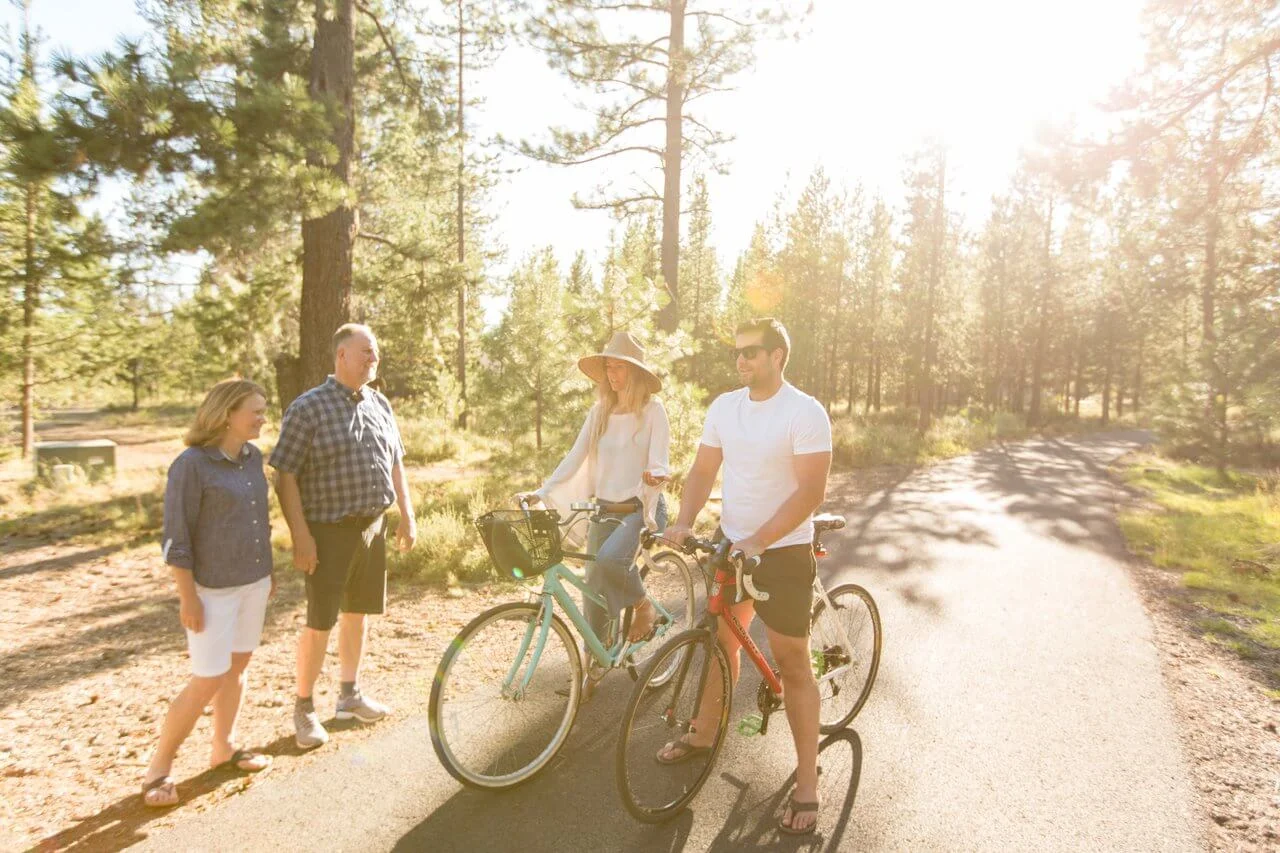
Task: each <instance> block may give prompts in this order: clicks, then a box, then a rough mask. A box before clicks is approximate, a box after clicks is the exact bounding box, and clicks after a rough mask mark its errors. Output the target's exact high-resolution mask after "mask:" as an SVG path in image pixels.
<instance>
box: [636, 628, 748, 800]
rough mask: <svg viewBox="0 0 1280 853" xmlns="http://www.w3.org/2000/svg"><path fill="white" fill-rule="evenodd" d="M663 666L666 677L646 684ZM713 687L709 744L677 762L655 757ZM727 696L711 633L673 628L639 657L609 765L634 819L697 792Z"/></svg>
mask: <svg viewBox="0 0 1280 853" xmlns="http://www.w3.org/2000/svg"><path fill="white" fill-rule="evenodd" d="M673 661H674V664H673ZM666 667H672V668H673V669H674V673H673V675H672V677H671V678H670V679H668V680H667V681H666V682H665V683H663V684H654V683H653V674H654V673H655V672H658V671H660V670H662V669H665V668H666ZM716 688H718V689H719V696H720V698H719V699H718V700H715V702H716V705H717V706H718V707H716V708H715V709H714V711H713V713H714V715H715V726H716V732H715V740H714V742H713V743H712V745H711V748H710V749H708V750H706V751H699V752H697V753H695V754H692V755H690V756H689V757H688V758H686V759H685V760H683V761H680V762H679V763H675V764H662V763H660V762H659V761H658V758H657V756H658V753H659V752H660V751H661V750H662V748H663V747H664V746H665V745H666V744H668V743H670V742H672V741H675V740H678V739H679V738H680V736H681V735H683V734H685V733H687V732H689V731H690V730H691V729H692V727H693V724H694V718H695V717H696V716H697V710H698V705H699V703H700V700H701V698H702V696H703V693H704V692H705V691H707V690H712V691H714V690H715V689H716ZM712 695H714V693H713V694H712ZM732 701H733V694H732V690H731V688H730V685H729V666H728V660H727V659H726V658H725V654H724V650H723V649H721V648H720V645H719V643H717V642H716V639H715V635H714V634H712V633H710V632H708V631H706V630H703V629H696V630H693V631H685V632H683V633H680V634H677V635H676V636H675V637H673V638H671V640H669V641H668V642H667V643H665V644H664V645H663V646H662V648H661V649H659V650H658V651H657V653H656V654H654V655H653V657H652V658H650V660H649V662H648V663H647V664H645V666H644V668H643V669H641V671H640V677H639V680H638V681H637V682H636V685H635V687H634V688H633V689H632V691H631V699H630V700H629V701H628V702H627V707H626V710H625V711H624V712H623V714H622V734H621V737H619V738H618V754H617V763H616V765H615V773H616V775H617V782H618V792H619V793H620V794H621V795H622V802H623V804H624V805H625V806H626V807H627V811H629V812H631V815H632V816H633V817H634V818H635V819H636V820H639V821H643V822H644V823H658V822H660V821H664V820H668V819H670V818H672V817H674V816H675V815H676V814H678V813H679V812H680V810H681V809H683V808H684V807H685V806H686V805H687V804H688V803H689V801H690V800H692V799H693V798H694V796H695V795H697V793H698V790H699V789H700V788H701V787H702V785H703V783H705V782H706V781H707V778H708V777H709V776H710V775H711V769H712V767H714V766H715V760H716V756H717V755H718V754H719V752H720V747H721V746H722V745H723V744H724V739H725V733H726V732H727V731H728V729H729V708H730V705H731V703H732Z"/></svg>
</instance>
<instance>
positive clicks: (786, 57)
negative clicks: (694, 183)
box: [0, 0, 1142, 268]
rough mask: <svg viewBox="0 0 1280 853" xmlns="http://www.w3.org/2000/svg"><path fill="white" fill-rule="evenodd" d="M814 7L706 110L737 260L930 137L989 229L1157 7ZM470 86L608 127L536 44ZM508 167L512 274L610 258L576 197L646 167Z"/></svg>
mask: <svg viewBox="0 0 1280 853" xmlns="http://www.w3.org/2000/svg"><path fill="white" fill-rule="evenodd" d="M423 2H427V0H423ZM794 2H795V3H796V5H799V4H800V0H794ZM814 5H815V10H814V13H813V14H812V15H811V16H810V17H809V19H808V21H807V25H806V28H805V29H806V32H805V33H804V35H803V36H802V38H801V39H800V41H798V42H790V41H787V42H770V43H766V44H762V45H760V46H759V47H758V49H757V61H756V63H755V66H754V68H753V69H751V70H750V71H748V72H746V73H744V74H743V75H741V76H740V77H739V78H738V79H737V80H736V84H737V89H736V91H733V92H729V93H725V94H722V95H718V96H712V97H710V98H708V99H707V100H706V102H705V107H704V108H703V115H704V117H705V119H706V120H707V121H708V123H709V124H711V125H712V126H714V127H717V128H719V129H721V130H724V131H727V132H729V133H731V134H733V135H734V136H735V137H736V139H735V141H733V142H732V143H730V144H729V145H727V146H725V147H724V148H723V149H722V151H721V157H722V159H724V160H727V161H728V163H729V174H728V175H724V176H722V175H715V174H710V175H708V176H707V180H708V186H709V190H710V194H711V215H712V221H713V230H712V238H713V243H714V245H715V246H716V248H717V250H718V252H719V255H720V258H721V260H722V263H723V264H724V265H725V267H726V268H730V267H731V266H732V264H733V261H734V259H735V258H736V257H737V255H738V253H739V252H741V251H742V250H743V249H744V248H745V247H746V244H747V241H748V240H749V238H750V235H751V230H752V228H753V227H754V225H755V223H756V222H757V221H759V220H761V219H763V218H764V217H765V216H767V214H768V212H769V210H770V208H771V206H772V204H773V201H774V199H775V197H777V195H778V194H779V193H787V194H788V197H791V196H793V195H794V194H795V193H797V192H798V191H799V190H800V189H801V188H802V187H803V186H804V183H805V182H806V181H807V179H808V177H809V175H810V173H811V172H812V171H813V169H814V168H815V166H818V165H821V166H822V167H823V168H824V169H825V171H826V173H827V175H828V176H829V177H830V178H832V180H833V182H834V183H837V184H846V185H852V184H854V183H855V182H858V183H861V184H862V185H863V186H864V187H865V188H867V190H869V191H871V192H876V191H879V192H881V193H883V194H884V195H885V197H886V199H887V200H888V201H890V203H894V202H896V201H897V200H898V198H899V195H900V192H901V178H902V173H903V169H904V164H905V158H906V156H907V155H908V154H909V153H910V152H911V151H912V150H913V149H914V148H915V147H917V146H918V145H919V144H920V142H921V141H922V140H923V139H924V138H925V137H926V136H927V135H929V134H936V135H939V136H941V137H942V138H943V139H944V140H945V141H946V143H947V145H948V146H949V148H950V152H951V154H950V158H949V164H948V168H949V172H950V178H949V182H950V183H951V185H952V187H953V188H954V189H955V190H956V194H955V195H954V196H953V203H954V204H955V206H956V207H957V208H958V209H959V210H960V211H961V212H962V213H963V214H964V215H965V217H966V219H967V221H968V223H969V224H970V226H971V227H976V226H978V225H979V224H980V222H981V218H982V217H983V216H984V215H985V213H986V210H987V206H988V203H989V200H990V197H991V195H992V194H993V193H996V192H1000V191H1001V190H1002V189H1003V188H1004V186H1005V184H1006V182H1007V180H1008V177H1009V175H1010V174H1011V172H1012V170H1013V168H1014V167H1015V166H1016V163H1017V155H1018V150H1019V148H1020V147H1021V146H1023V145H1025V144H1026V143H1028V142H1029V141H1030V140H1031V138H1032V134H1033V133H1034V130H1035V127H1036V126H1037V124H1038V123H1040V122H1043V121H1060V120H1064V119H1066V118H1068V117H1072V116H1074V117H1075V118H1076V120H1077V121H1078V122H1080V123H1081V124H1082V125H1083V126H1085V127H1088V126H1090V125H1091V124H1096V123H1098V122H1100V121H1102V120H1103V119H1102V117H1101V114H1100V112H1099V111H1098V110H1097V109H1096V107H1095V104H1096V103H1097V102H1098V101H1099V100H1101V99H1102V98H1104V97H1105V96H1106V95H1107V93H1108V92H1109V90H1110V89H1111V87H1112V86H1114V85H1117V84H1118V83H1120V82H1121V81H1122V80H1123V79H1124V78H1125V76H1126V75H1127V74H1128V73H1129V72H1130V71H1132V70H1134V69H1136V68H1137V67H1138V66H1139V64H1140V62H1141V60H1142V43H1141V37H1140V29H1139V12H1140V10H1141V0H1076V2H1074V3H1072V4H1058V3H1052V4H1051V3H1047V2H1037V0H967V2H965V3H957V2H955V0H912V2H900V3H883V2H874V3H872V2H859V0H816V2H815V4H814ZM18 18H19V12H17V11H16V10H15V9H14V8H13V6H12V5H11V4H8V3H6V4H5V5H4V7H3V9H2V10H0V24H3V23H8V24H9V25H10V26H11V27H12V26H13V25H15V24H16V23H17V21H18ZM33 18H34V21H35V24H36V26H37V28H38V29H39V30H41V31H42V33H43V35H44V37H45V39H46V45H45V49H46V53H47V51H49V50H52V49H65V50H68V51H70V52H72V53H74V54H77V55H89V54H93V53H96V52H100V51H102V50H105V49H107V48H109V47H111V46H112V44H113V43H114V42H115V41H116V39H117V38H118V37H120V36H122V35H131V36H137V35H139V34H140V33H141V32H142V31H143V23H142V21H141V19H140V18H139V17H138V16H137V14H136V12H135V11H134V3H133V0H34V11H33ZM469 88H470V89H471V91H472V92H473V93H476V94H478V95H480V96H481V97H482V98H483V99H484V101H485V103H484V104H483V106H482V107H480V108H478V109H477V110H476V111H475V112H474V114H473V116H472V118H474V120H475V129H474V133H475V135H476V136H477V137H485V136H489V135H492V134H495V133H497V132H499V131H501V132H502V133H503V135H504V136H506V137H508V138H516V139H520V138H525V139H530V140H533V141H537V140H539V139H543V138H545V137H546V128H547V127H548V126H551V125H556V126H566V125H567V126H571V127H577V128H579V129H585V128H586V127H587V126H588V125H589V122H590V118H589V116H588V115H586V114H584V113H580V112H578V111H576V110H575V108H574V107H573V102H574V100H575V98H576V97H577V96H576V95H575V93H573V92H572V90H571V89H570V88H569V86H568V84H567V83H566V82H565V81H564V80H563V79H562V78H561V77H560V76H558V75H557V74H556V72H554V71H552V70H551V69H549V68H547V67H546V63H545V60H543V59H542V58H541V57H540V56H539V55H538V54H536V53H535V52H534V51H532V50H531V49H528V48H525V47H517V48H514V49H510V50H508V51H507V52H506V53H505V54H504V55H503V56H502V57H501V58H500V59H499V61H498V62H497V64H496V65H495V66H494V67H493V68H492V69H490V70H488V71H487V72H484V74H483V75H482V76H480V77H477V78H476V80H475V81H474V82H473V84H471V85H470V87H469ZM504 164H505V166H506V167H508V168H511V169H515V171H514V172H513V173H512V174H509V175H506V176H504V178H503V179H502V181H501V183H500V184H499V186H498V187H497V188H496V189H495V190H494V192H493V195H492V202H493V208H494V209H493V213H494V214H495V216H496V223H495V228H494V234H493V236H494V237H495V238H496V239H497V240H498V242H499V243H500V244H502V245H503V246H504V247H505V248H506V253H507V255H506V260H505V262H504V263H503V264H502V267H506V266H509V265H510V264H512V263H514V262H515V261H517V260H518V259H519V258H520V257H522V256H523V255H525V254H527V253H529V252H531V251H535V250H537V249H539V248H541V247H543V246H547V245H550V246H553V247H554V248H555V250H556V253H557V255H558V257H560V258H561V259H562V261H563V262H564V263H565V264H566V265H567V263H568V261H569V260H570V259H571V258H572V257H573V255H574V253H576V252H577V251H578V250H579V249H583V250H586V251H587V252H588V254H589V256H591V257H592V258H593V259H596V260H599V259H600V258H601V255H602V250H603V248H604V246H605V245H606V244H607V241H608V238H609V233H610V230H611V229H612V228H613V227H614V223H613V221H612V219H611V218H610V216H609V215H608V214H606V213H603V212H594V211H578V210H575V209H574V208H573V207H572V205H571V203H570V197H571V195H572V194H573V192H574V191H575V190H576V191H579V192H582V193H584V194H587V193H589V192H590V190H591V189H592V188H593V187H594V186H595V185H596V184H597V183H598V182H599V181H600V180H601V178H603V179H604V180H606V181H608V180H613V181H618V180H625V179H627V176H628V175H629V174H630V171H631V168H630V167H626V168H624V169H623V170H622V171H621V172H619V171H618V170H616V169H613V170H610V169H607V168H600V169H595V170H594V171H593V170H592V169H591V168H588V167H571V168H565V167H554V166H548V165H543V164H538V163H533V162H531V161H529V160H526V159H524V158H521V157H519V156H518V155H515V154H510V155H505V156H504ZM689 177H690V176H689V175H688V174H687V173H686V180H685V182H684V185H685V187H686V190H687V189H688V188H689V187H690V186H691V181H690V180H689V179H688V178H689ZM655 180H656V179H655Z"/></svg>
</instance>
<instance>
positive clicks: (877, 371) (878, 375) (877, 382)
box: [875, 353, 880, 414]
mask: <svg viewBox="0 0 1280 853" xmlns="http://www.w3.org/2000/svg"><path fill="white" fill-rule="evenodd" d="M875 406H876V414H880V354H879V353H876V403H875Z"/></svg>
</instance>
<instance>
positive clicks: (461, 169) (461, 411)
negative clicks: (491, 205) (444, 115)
mask: <svg viewBox="0 0 1280 853" xmlns="http://www.w3.org/2000/svg"><path fill="white" fill-rule="evenodd" d="M463 23H464V21H463V8H462V0H458V394H459V398H460V399H459V400H458V426H459V427H460V428H461V429H466V428H467V232H466V225H465V215H466V185H465V183H464V181H465V178H466V174H465V171H466V162H467V138H466V136H465V132H466V124H465V123H464V121H463V111H464V109H465V108H466V101H465V100H464V93H463V87H462V82H463V80H462V74H463V59H464V55H463V48H464V46H465V39H464V38H463V36H464V35H465V32H466V31H465V30H464V29H463Z"/></svg>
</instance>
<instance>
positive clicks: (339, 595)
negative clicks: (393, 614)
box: [307, 515, 387, 631]
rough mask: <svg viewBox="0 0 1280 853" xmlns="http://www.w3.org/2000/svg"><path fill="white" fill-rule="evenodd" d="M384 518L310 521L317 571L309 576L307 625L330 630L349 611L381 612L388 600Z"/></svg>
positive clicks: (316, 628)
mask: <svg viewBox="0 0 1280 853" xmlns="http://www.w3.org/2000/svg"><path fill="white" fill-rule="evenodd" d="M383 519H384V516H381V515H379V516H377V517H376V518H345V519H343V520H342V521H335V522H328V523H323V522H315V521H313V522H308V525H307V526H308V527H310V528H311V535H312V537H313V538H314V539H315V540H316V558H317V560H316V570H315V571H314V572H312V573H311V574H309V575H307V627H308V628H314V629H315V630H317V631H328V630H329V629H331V628H332V627H333V626H334V624H335V623H336V622H337V621H338V611H342V612H343V613H381V612H382V611H383V609H384V608H385V607H386V602H387V534H386V524H385V523H384V521H383Z"/></svg>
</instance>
